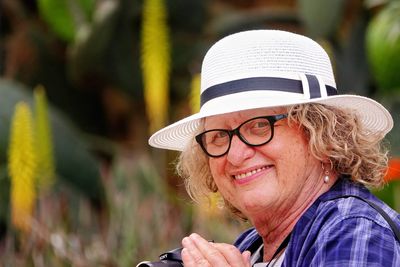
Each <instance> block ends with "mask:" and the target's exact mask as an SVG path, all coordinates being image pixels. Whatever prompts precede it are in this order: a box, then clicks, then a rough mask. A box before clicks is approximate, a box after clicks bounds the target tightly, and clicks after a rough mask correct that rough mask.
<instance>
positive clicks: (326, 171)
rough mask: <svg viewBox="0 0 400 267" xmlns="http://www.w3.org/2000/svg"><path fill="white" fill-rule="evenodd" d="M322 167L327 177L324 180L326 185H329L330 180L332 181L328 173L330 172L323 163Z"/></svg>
mask: <svg viewBox="0 0 400 267" xmlns="http://www.w3.org/2000/svg"><path fill="white" fill-rule="evenodd" d="M321 167H322V170H323V171H324V172H325V176H324V178H323V180H324V183H326V184H327V183H329V180H330V177H329V171H328V170H325V168H324V164H323V163H322V164H321Z"/></svg>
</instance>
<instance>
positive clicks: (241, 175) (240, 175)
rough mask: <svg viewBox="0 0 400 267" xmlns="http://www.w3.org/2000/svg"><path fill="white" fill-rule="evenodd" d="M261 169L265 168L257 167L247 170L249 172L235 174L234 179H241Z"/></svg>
mask: <svg viewBox="0 0 400 267" xmlns="http://www.w3.org/2000/svg"><path fill="white" fill-rule="evenodd" d="M262 170H265V167H262V168H259V169H256V170H252V171H249V172H246V173H242V174H238V175H235V179H243V178H246V177H249V176H251V175H254V174H256V173H258V172H260V171H262Z"/></svg>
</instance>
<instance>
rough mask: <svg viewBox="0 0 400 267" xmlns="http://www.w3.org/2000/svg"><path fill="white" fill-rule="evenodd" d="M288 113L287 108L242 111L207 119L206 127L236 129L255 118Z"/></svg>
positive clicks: (205, 120) (205, 121)
mask: <svg viewBox="0 0 400 267" xmlns="http://www.w3.org/2000/svg"><path fill="white" fill-rule="evenodd" d="M286 112H287V108H285V107H279V108H258V109H249V110H242V111H237V112H231V113H226V114H221V115H215V116H210V117H207V118H205V119H204V126H205V128H206V129H209V128H215V127H223V126H225V127H226V126H230V127H236V125H239V124H241V123H242V122H244V121H246V120H248V119H251V118H254V117H258V116H268V115H276V114H282V113H286Z"/></svg>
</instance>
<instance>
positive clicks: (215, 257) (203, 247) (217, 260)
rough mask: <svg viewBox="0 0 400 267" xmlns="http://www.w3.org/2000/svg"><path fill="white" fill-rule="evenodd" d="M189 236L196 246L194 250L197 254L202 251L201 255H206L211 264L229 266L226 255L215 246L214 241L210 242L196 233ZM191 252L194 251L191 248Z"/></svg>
mask: <svg viewBox="0 0 400 267" xmlns="http://www.w3.org/2000/svg"><path fill="white" fill-rule="evenodd" d="M189 238H190V240H191V242H192V244H194V245H195V248H196V249H195V250H194V251H193V252H195V253H196V254H197V253H200V254H201V257H204V258H205V259H206V260H207V261H208V262H209V263H210V264H211V266H218V267H219V266H221V267H222V266H229V264H228V262H227V261H226V259H225V257H224V255H223V254H221V253H220V251H219V250H218V249H217V248H215V247H214V244H213V243H210V242H209V241H207V240H206V239H204V238H202V237H201V236H200V235H198V234H195V233H193V234H191V235H190V236H189ZM197 251H198V252H197ZM190 252H191V253H192V250H190ZM192 255H193V254H192ZM196 256H198V255H196Z"/></svg>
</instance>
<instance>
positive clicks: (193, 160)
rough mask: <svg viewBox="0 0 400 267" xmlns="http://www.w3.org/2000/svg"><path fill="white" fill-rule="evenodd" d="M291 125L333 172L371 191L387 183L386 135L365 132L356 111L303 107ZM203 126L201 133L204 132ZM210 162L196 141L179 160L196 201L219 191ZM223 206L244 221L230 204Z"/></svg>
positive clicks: (294, 111)
mask: <svg viewBox="0 0 400 267" xmlns="http://www.w3.org/2000/svg"><path fill="white" fill-rule="evenodd" d="M288 123H289V126H290V127H293V126H294V125H298V127H301V128H302V129H303V130H304V132H305V134H306V137H307V138H308V141H309V149H310V151H311V153H312V155H313V156H314V157H315V158H317V159H319V160H320V161H321V162H324V163H327V162H329V164H330V166H331V170H332V171H333V172H335V173H338V174H342V175H346V176H347V177H349V179H351V180H352V181H354V182H357V183H361V184H364V185H365V186H367V187H369V188H379V187H381V186H382V185H383V184H384V179H383V177H384V175H385V171H386V169H387V154H388V149H387V147H386V146H384V145H383V142H382V140H383V136H382V134H380V133H371V132H367V131H366V130H365V129H363V127H362V125H361V124H360V122H359V120H358V118H357V116H356V114H354V112H352V111H350V110H343V109H339V108H335V107H332V106H326V105H322V104H316V103H311V104H300V105H295V106H292V107H289V108H288ZM203 124H204V123H201V125H200V127H199V129H198V131H197V132H198V133H200V132H201V131H203V130H204V126H203ZM296 127H297V126H296ZM208 159H209V158H208V156H206V155H205V153H204V152H203V151H202V150H201V148H200V146H199V145H198V144H197V143H196V141H195V140H194V138H193V139H192V141H191V142H190V143H189V145H188V146H187V147H186V148H185V149H184V150H183V151H182V153H181V154H180V156H179V158H178V162H177V166H176V168H177V171H178V174H179V175H180V176H182V177H183V178H184V179H185V185H186V189H187V192H188V194H189V195H190V197H191V198H192V199H193V200H195V201H199V200H200V199H201V198H204V197H207V196H208V195H209V193H210V192H218V187H217V186H216V184H215V182H214V179H213V177H212V176H211V171H210V168H209V165H208ZM224 203H225V206H226V207H227V208H228V209H229V210H230V211H231V212H233V213H234V214H236V215H237V216H239V217H241V218H243V219H245V218H244V216H243V214H241V212H240V211H238V210H237V209H235V208H234V207H233V206H232V205H230V203H228V202H227V201H225V200H224Z"/></svg>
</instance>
